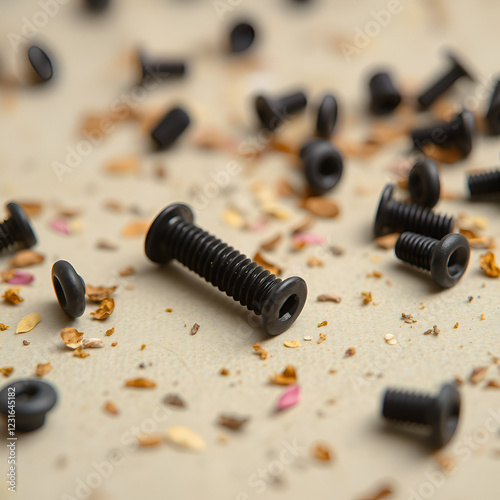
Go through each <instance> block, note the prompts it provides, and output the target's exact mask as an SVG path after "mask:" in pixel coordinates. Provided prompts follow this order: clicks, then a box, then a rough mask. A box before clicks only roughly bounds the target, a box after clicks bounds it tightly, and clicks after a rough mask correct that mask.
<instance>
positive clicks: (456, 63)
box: [446, 51, 474, 80]
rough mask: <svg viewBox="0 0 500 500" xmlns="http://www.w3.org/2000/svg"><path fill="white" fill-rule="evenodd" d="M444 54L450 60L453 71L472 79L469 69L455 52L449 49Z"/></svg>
mask: <svg viewBox="0 0 500 500" xmlns="http://www.w3.org/2000/svg"><path fill="white" fill-rule="evenodd" d="M446 56H447V57H448V59H449V60H450V62H451V64H452V67H453V69H454V70H455V71H457V72H458V73H459V74H460V76H466V77H467V78H470V79H471V80H474V75H473V74H472V72H471V71H469V69H468V68H467V66H466V65H465V64H464V63H463V61H461V60H460V59H459V58H458V56H457V55H456V54H454V53H453V52H451V51H448V52H447V53H446Z"/></svg>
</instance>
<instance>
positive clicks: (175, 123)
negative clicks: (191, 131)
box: [151, 108, 191, 149]
mask: <svg viewBox="0 0 500 500" xmlns="http://www.w3.org/2000/svg"><path fill="white" fill-rule="evenodd" d="M190 122H191V120H190V119H189V115H188V114H187V112H186V111H185V110H184V109H182V108H173V109H171V110H170V111H168V113H167V114H166V115H165V116H164V117H163V118H162V119H161V120H160V121H159V123H158V124H157V125H156V126H155V128H154V129H153V130H152V132H151V138H152V139H153V140H154V141H155V143H156V145H157V147H158V149H166V148H168V147H169V146H171V145H172V144H173V143H174V142H175V141H176V140H177V138H178V137H179V136H180V135H181V134H182V133H183V132H184V131H185V130H186V128H187V127H188V126H189V124H190Z"/></svg>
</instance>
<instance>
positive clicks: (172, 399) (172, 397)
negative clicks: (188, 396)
mask: <svg viewBox="0 0 500 500" xmlns="http://www.w3.org/2000/svg"><path fill="white" fill-rule="evenodd" d="M163 402H164V403H165V404H166V405H169V406H175V407H176V408H186V403H185V402H184V400H183V399H182V398H181V397H180V396H179V395H178V394H167V395H166V396H165V397H164V398H163Z"/></svg>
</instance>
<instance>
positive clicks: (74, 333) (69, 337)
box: [61, 327, 84, 349]
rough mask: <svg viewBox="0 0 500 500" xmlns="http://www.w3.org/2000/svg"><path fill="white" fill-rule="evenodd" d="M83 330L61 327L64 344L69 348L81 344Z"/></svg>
mask: <svg viewBox="0 0 500 500" xmlns="http://www.w3.org/2000/svg"><path fill="white" fill-rule="evenodd" d="M83 335H84V333H83V332H79V331H78V330H77V329H76V328H70V327H68V328H63V329H62V330H61V338H62V341H63V342H64V344H65V345H66V346H68V347H70V348H71V349H76V348H77V347H80V346H81V345H82V340H83Z"/></svg>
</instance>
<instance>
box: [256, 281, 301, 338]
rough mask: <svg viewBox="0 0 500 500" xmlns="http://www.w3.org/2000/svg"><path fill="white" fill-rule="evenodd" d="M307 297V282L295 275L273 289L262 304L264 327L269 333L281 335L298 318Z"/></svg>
mask: <svg viewBox="0 0 500 500" xmlns="http://www.w3.org/2000/svg"><path fill="white" fill-rule="evenodd" d="M306 298H307V285H306V282H305V281H304V280H303V279H302V278H299V277H298V276H294V277H292V278H287V279H286V280H284V281H282V282H281V283H279V284H278V286H277V287H276V288H274V289H273V291H272V293H271V295H269V297H267V299H266V301H265V302H264V304H263V306H262V311H261V314H262V328H263V329H264V331H265V332H266V333H267V334H269V335H279V334H280V333H283V332H284V331H285V330H288V328H290V326H291V325H292V324H293V323H294V322H295V320H296V319H297V318H298V316H299V314H300V313H301V311H302V308H303V307H304V304H305V302H306Z"/></svg>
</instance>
